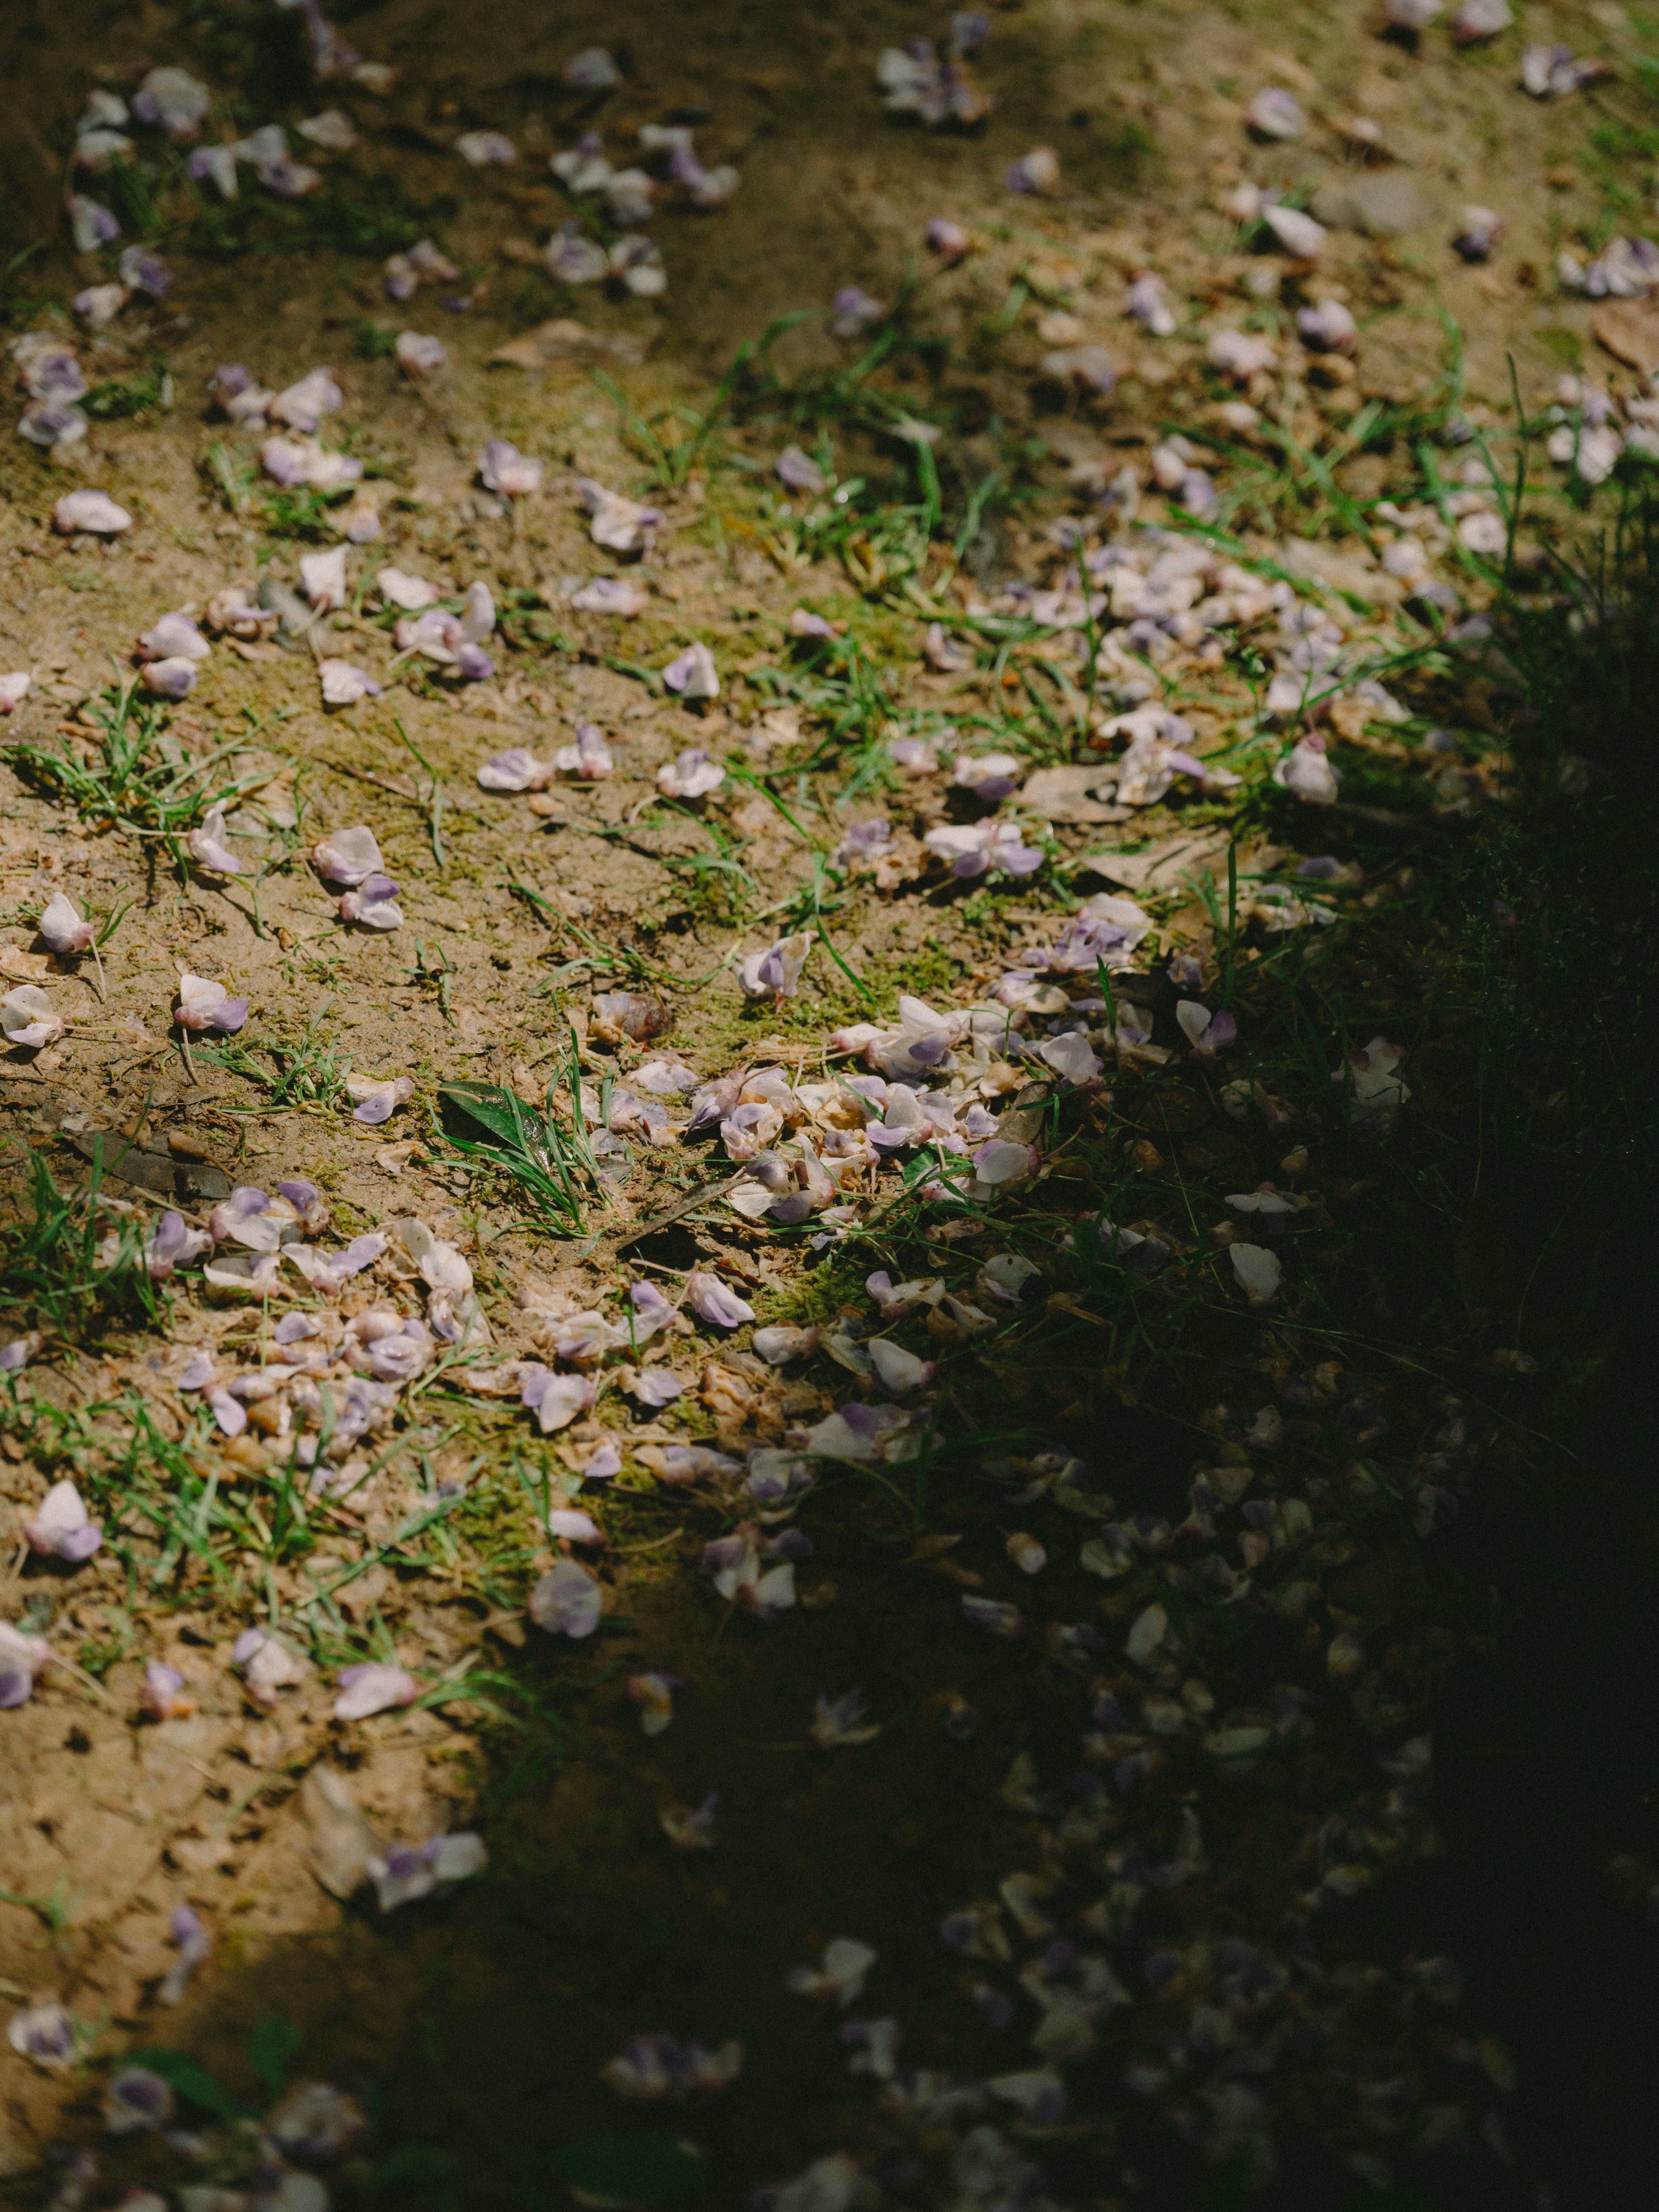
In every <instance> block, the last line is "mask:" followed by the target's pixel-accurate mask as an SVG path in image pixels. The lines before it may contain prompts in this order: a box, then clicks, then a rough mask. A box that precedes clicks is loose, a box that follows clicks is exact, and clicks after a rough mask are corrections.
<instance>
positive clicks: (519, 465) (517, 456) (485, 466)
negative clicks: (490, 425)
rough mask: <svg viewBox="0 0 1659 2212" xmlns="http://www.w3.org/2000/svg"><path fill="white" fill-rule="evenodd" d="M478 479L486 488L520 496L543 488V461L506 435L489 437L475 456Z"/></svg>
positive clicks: (510, 496)
mask: <svg viewBox="0 0 1659 2212" xmlns="http://www.w3.org/2000/svg"><path fill="white" fill-rule="evenodd" d="M478 480H479V482H480V483H482V484H483V487H484V489H486V490H487V491H499V492H502V493H505V494H506V495H507V496H508V497H509V498H514V499H516V498H520V497H522V496H523V495H525V494H526V492H532V491H539V490H540V489H541V488H542V465H541V463H540V462H539V461H536V460H532V459H530V457H529V456H528V455H527V454H525V453H520V451H519V449H518V447H516V446H512V445H509V444H508V443H507V440H506V439H505V438H492V439H491V440H490V441H489V444H488V445H487V446H486V447H484V449H483V453H480V454H479V456H478Z"/></svg>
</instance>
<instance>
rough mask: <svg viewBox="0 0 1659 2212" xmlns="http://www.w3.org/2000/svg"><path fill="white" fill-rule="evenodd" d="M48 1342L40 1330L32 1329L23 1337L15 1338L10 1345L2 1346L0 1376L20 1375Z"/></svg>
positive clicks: (0, 1349) (0, 1348)
mask: <svg viewBox="0 0 1659 2212" xmlns="http://www.w3.org/2000/svg"><path fill="white" fill-rule="evenodd" d="M45 1342H46V1338H45V1337H44V1336H42V1334H40V1330H39V1329H38V1328H31V1329H28V1330H27V1331H26V1332H25V1333H24V1334H23V1335H21V1336H14V1337H13V1338H12V1339H11V1340H10V1341H9V1343H5V1344H0V1375H16V1374H18V1373H20V1372H21V1370H22V1369H24V1368H25V1367H27V1365H28V1364H29V1362H30V1360H31V1359H33V1358H34V1356H35V1354H36V1353H37V1352H39V1351H40V1347H41V1346H42V1345H43V1344H45Z"/></svg>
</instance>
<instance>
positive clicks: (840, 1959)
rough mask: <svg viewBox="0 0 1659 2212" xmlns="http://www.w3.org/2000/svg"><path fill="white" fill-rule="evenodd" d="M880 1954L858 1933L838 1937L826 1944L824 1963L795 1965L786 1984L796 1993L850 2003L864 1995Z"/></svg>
mask: <svg viewBox="0 0 1659 2212" xmlns="http://www.w3.org/2000/svg"><path fill="white" fill-rule="evenodd" d="M877 1957H878V1953H877V1951H876V1950H875V1948H874V1947H873V1946H872V1945H871V1944H869V1943H860V1942H859V1940H858V1938H857V1937H856V1936H836V1937H834V1938H833V1940H832V1941H831V1942H828V1943H826V1944H825V1945H824V1947H823V1963H822V1964H821V1965H820V1966H797V1967H795V1968H794V1969H793V1972H791V1973H790V1974H789V1975H788V1977H787V1979H786V1981H785V1983H784V1987H785V1988H786V1989H787V1990H789V1991H790V1993H791V1994H792V1995H793V1996H803V1997H827V1998H833V1999H834V2000H835V2001H836V2002H837V2003H838V2004H843V2005H848V2004H851V2003H852V2002H853V2000H854V1997H856V1996H860V1995H861V1994H862V1992H863V1989H864V1984H865V1983H866V1980H867V1979H868V1978H869V1973H870V1969H871V1967H872V1966H874V1965H875V1963H876V1960H877Z"/></svg>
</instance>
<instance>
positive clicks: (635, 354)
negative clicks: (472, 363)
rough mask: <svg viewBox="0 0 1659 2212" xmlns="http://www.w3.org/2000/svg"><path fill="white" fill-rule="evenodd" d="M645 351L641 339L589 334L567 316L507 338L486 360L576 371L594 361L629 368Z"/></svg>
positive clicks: (586, 329) (513, 366)
mask: <svg viewBox="0 0 1659 2212" xmlns="http://www.w3.org/2000/svg"><path fill="white" fill-rule="evenodd" d="M645 351H646V349H645V342H644V341H643V340H642V339H640V338H637V337H606V336H605V333H604V332H603V331H590V330H589V329H588V328H587V326H586V324H583V323H574V322H572V321H571V320H570V319H569V317H568V316H567V315H557V316H555V318H554V319H553V320H552V321H551V322H550V323H538V325H536V328H535V329H534V330H533V331H523V332H522V333H521V334H520V336H519V337H516V338H510V339H509V340H508V341H507V343H506V344H505V345H504V346H498V347H497V348H496V349H495V352H494V353H492V354H491V355H490V356H489V358H490V360H491V361H492V362H498V361H499V362H506V363H507V366H508V367H509V368H557V367H559V366H560V365H561V364H562V363H565V362H568V363H569V364H570V365H571V366H572V367H574V368H580V367H582V366H583V365H584V364H585V363H586V362H595V361H614V362H621V363H623V365H624V366H627V367H632V366H634V365H635V363H637V362H641V361H643V360H644V358H645Z"/></svg>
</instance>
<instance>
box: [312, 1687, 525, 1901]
mask: <svg viewBox="0 0 1659 2212" xmlns="http://www.w3.org/2000/svg"><path fill="white" fill-rule="evenodd" d="M344 1679H345V1678H344V1676H343V1675H342V1677H341V1680H344ZM488 1865H489V1852H488V1851H487V1850H485V1849H484V1843H483V1837H482V1836H475V1835H472V1834H470V1833H465V1832H464V1833H462V1834H459V1835H453V1836H447V1835H446V1836H432V1837H429V1838H428V1839H427V1841H426V1842H425V1843H423V1844H392V1846H391V1847H390V1848H389V1850H386V1853H385V1854H384V1856H381V1855H380V1854H377V1855H376V1856H375V1857H373V1858H371V1859H369V1860H368V1861H367V1862H366V1863H365V1870H366V1872H367V1873H368V1878H369V1880H370V1881H372V1882H373V1883H374V1898H375V1902H376V1904H377V1905H379V1906H380V1910H381V1911H382V1912H395V1911H397V1909H398V1906H399V1905H410V1904H412V1903H413V1902H414V1901H415V1899H417V1898H422V1897H430V1896H431V1895H432V1893H433V1892H434V1891H440V1892H441V1891H443V1890H445V1889H447V1888H449V1887H451V1886H452V1885H453V1883H455V1882H458V1881H470V1880H471V1877H472V1876H473V1875H475V1874H482V1873H483V1869H484V1868H485V1867H486V1866H488Z"/></svg>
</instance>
